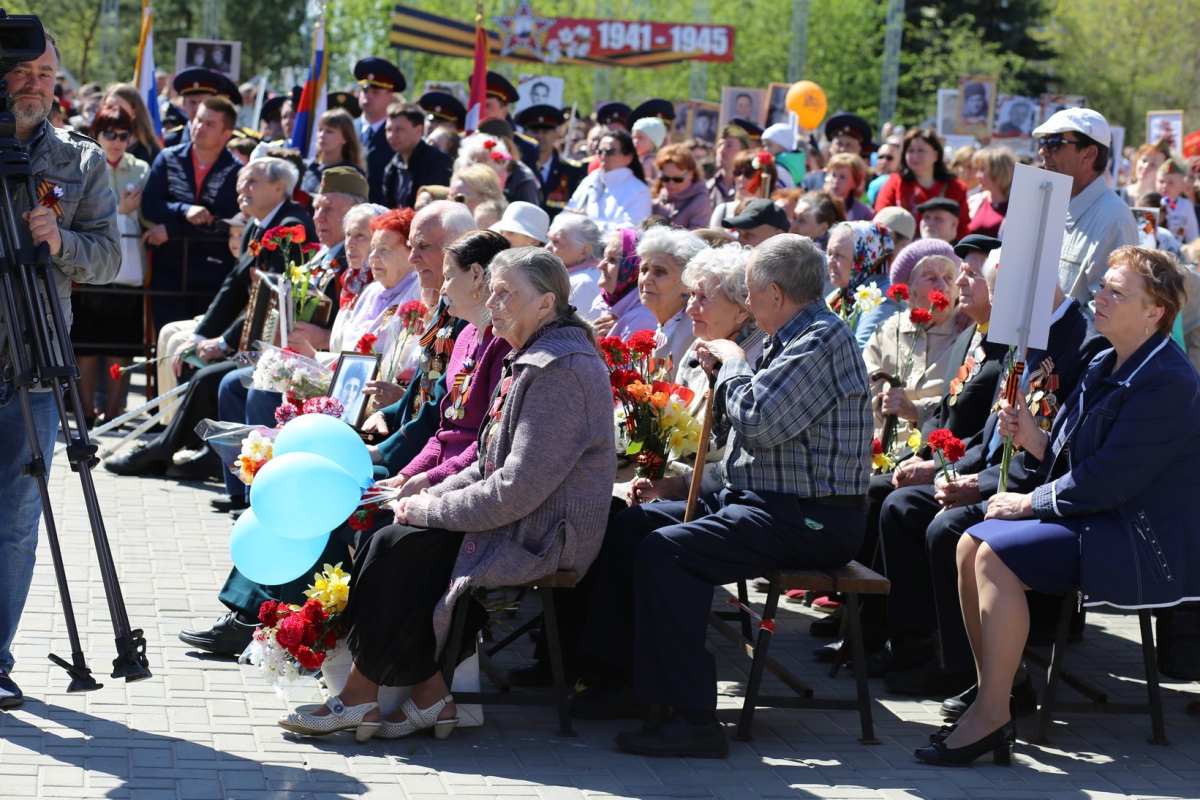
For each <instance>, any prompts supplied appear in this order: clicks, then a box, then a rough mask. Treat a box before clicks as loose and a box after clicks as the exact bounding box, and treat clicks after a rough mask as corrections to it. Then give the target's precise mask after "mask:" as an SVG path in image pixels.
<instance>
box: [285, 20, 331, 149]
mask: <svg viewBox="0 0 1200 800" xmlns="http://www.w3.org/2000/svg"><path fill="white" fill-rule="evenodd" d="M324 113H325V17H324V16H322V17H321V18H320V19H318V20H317V24H316V27H315V28H314V29H313V49H312V63H311V64H310V65H309V67H308V79H307V80H306V81H304V90H303V92H301V94H300V102H299V104H298V105H297V107H296V124H295V127H294V128H293V129H292V147H294V148H296V149H297V150H299V151H300V155H301V156H303V157H304V158H309V157H310V156H313V155H315V154H316V152H317V120H318V119H320V118H321V115H322V114H324Z"/></svg>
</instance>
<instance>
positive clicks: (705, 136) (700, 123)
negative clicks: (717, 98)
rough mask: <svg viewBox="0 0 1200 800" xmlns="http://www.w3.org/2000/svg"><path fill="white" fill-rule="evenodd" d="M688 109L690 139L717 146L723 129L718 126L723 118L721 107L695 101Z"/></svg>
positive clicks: (689, 104)
mask: <svg viewBox="0 0 1200 800" xmlns="http://www.w3.org/2000/svg"><path fill="white" fill-rule="evenodd" d="M688 109H689V111H688V128H687V135H688V137H689V138H691V139H699V140H700V141H702V142H707V143H708V144H709V145H715V144H716V143H717V133H718V132H720V129H721V128H720V125H719V124H718V123H719V122H720V118H721V107H720V106H718V105H717V104H716V103H705V102H702V101H700V100H693V101H691V102H690V103H688Z"/></svg>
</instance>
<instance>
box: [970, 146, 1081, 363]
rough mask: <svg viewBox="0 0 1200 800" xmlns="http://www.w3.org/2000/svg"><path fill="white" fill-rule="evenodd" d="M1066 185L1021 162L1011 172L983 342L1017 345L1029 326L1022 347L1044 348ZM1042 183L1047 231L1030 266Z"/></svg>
mask: <svg viewBox="0 0 1200 800" xmlns="http://www.w3.org/2000/svg"><path fill="white" fill-rule="evenodd" d="M1071 183H1072V181H1071V176H1070V175H1059V174H1058V173H1056V172H1047V171H1046V170H1044V169H1038V168H1037V167H1028V166H1025V165H1024V164H1018V165H1017V167H1016V170H1015V171H1014V172H1013V182H1012V189H1011V190H1010V191H1009V193H1008V215H1007V216H1006V217H1005V218H1004V234H1003V236H1001V241H1002V242H1003V245H1004V246H1003V247H1002V248H1001V254H1000V269H999V270H998V271H997V273H996V296H995V297H994V298H993V299H992V319H991V322H990V323H989V325H988V341H990V342H1000V343H1002V344H1012V345H1019V344H1020V343H1021V328H1023V327H1025V325H1026V324H1028V326H1029V339H1028V341H1027V345H1026V346H1027V347H1031V348H1037V349H1045V347H1046V340H1047V339H1048V338H1049V336H1050V317H1051V315H1052V314H1053V313H1054V285H1055V283H1056V282H1057V281H1058V261H1059V253H1060V252H1061V251H1062V243H1063V236H1064V235H1065V234H1066V227H1067V206H1068V205H1069V204H1070V202H1071ZM1046 184H1048V185H1049V187H1050V191H1049V197H1048V198H1046V202H1045V221H1046V227H1045V233H1044V236H1043V239H1042V252H1041V258H1040V259H1038V260H1037V263H1036V264H1035V262H1034V258H1035V254H1036V252H1037V245H1038V229H1039V227H1040V225H1041V222H1042V218H1043V195H1044V193H1043V191H1042V189H1041V188H1040V187H1041V186H1043V185H1046ZM1031 287H1033V289H1034V293H1033V304H1032V307H1031V308H1029V309H1028V310H1027V309H1026V306H1027V304H1028V303H1029V291H1030V288H1031ZM1027 313H1028V315H1029V316H1028V318H1026V314H1027ZM1018 357H1019V358H1023V357H1024V354H1018Z"/></svg>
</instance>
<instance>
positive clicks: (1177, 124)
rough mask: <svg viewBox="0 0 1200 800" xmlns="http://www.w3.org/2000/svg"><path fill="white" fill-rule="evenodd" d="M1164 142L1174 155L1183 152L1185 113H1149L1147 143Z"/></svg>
mask: <svg viewBox="0 0 1200 800" xmlns="http://www.w3.org/2000/svg"><path fill="white" fill-rule="evenodd" d="M1160 139H1161V140H1162V141H1164V142H1166V143H1167V147H1169V148H1171V152H1172V153H1179V152H1181V151H1182V150H1183V112H1182V111H1178V110H1176V111H1147V112H1146V141H1147V142H1148V143H1150V144H1154V143H1155V142H1157V141H1159V140H1160Z"/></svg>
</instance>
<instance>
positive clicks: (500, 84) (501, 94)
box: [467, 70, 521, 103]
mask: <svg viewBox="0 0 1200 800" xmlns="http://www.w3.org/2000/svg"><path fill="white" fill-rule="evenodd" d="M474 77H475V76H473V75H472V76H471V77H470V78H468V79H467V86H468V87H469V86H470V85H471V83H472V81H473V79H474ZM487 93H488V97H494V98H496V99H497V100H499V101H500V102H502V103H515V102H517V101H518V100H519V99H521V96H520V95H519V94H517V88H516V87H515V86H513V85H512V83H511V82H510V81H509V80H508V78H505V77H504V76H503V75H501V74H500V73H499V72H492V71H491V70H488V74H487Z"/></svg>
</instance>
